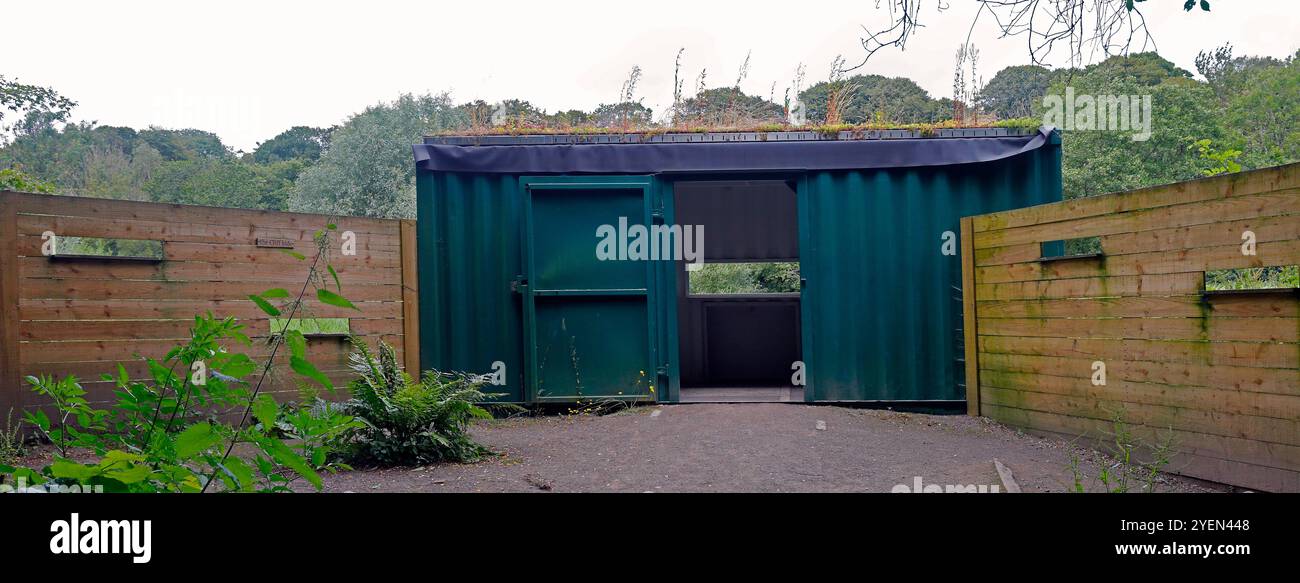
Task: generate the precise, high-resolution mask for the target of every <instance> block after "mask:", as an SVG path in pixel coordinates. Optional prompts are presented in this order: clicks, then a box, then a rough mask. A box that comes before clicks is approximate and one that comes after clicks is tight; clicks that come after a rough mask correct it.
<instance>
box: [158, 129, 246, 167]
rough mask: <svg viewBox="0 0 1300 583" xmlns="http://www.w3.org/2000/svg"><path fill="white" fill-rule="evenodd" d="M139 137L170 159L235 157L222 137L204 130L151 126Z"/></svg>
mask: <svg viewBox="0 0 1300 583" xmlns="http://www.w3.org/2000/svg"><path fill="white" fill-rule="evenodd" d="M137 137H138V139H140V140H143V141H144V142H145V143H146V144H149V145H150V146H153V148H154V149H155V150H157V151H158V153H159V154H162V157H163V159H165V160H168V161H177V160H195V159H198V158H231V157H233V154H231V153H230V149H228V148H226V145H225V144H223V143H221V138H219V137H217V135H216V134H214V133H212V132H205V131H203V130H196V129H183V130H171V129H164V128H159V127H153V126H150V127H149V129H147V130H140V131H139V132H138V133H137Z"/></svg>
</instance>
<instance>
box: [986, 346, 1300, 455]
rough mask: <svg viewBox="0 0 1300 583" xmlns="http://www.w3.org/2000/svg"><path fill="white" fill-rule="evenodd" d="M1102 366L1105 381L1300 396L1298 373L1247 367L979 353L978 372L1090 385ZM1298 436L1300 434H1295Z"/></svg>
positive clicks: (1291, 370)
mask: <svg viewBox="0 0 1300 583" xmlns="http://www.w3.org/2000/svg"><path fill="white" fill-rule="evenodd" d="M1098 360H1101V361H1102V362H1105V363H1106V378H1107V379H1108V380H1109V379H1112V378H1114V379H1119V380H1124V381H1132V382H1143V383H1159V384H1163V385H1172V386H1197V387H1210V388H1219V389H1234V390H1238V391H1251V392H1257V393H1274V394H1279V395H1293V396H1300V370H1296V369H1284V368H1262V367H1247V366H1226V365H1225V366H1200V365H1196V364H1188V363H1182V362H1148V361H1138V360H1120V359H1109V360H1107V359H1102V358H1095V357H1094V358H1068V357H1061V356H1026V355H1020V354H995V353H980V355H979V362H980V370H994V371H1003V372H1012V373H1015V372H1022V373H1033V374H1046V375H1055V376H1066V377H1075V378H1079V379H1082V380H1084V381H1087V382H1091V377H1092V372H1093V371H1092V365H1093V362H1095V361H1098ZM1297 435H1298V436H1300V433H1298V434H1297Z"/></svg>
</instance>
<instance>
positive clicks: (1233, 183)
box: [973, 164, 1300, 233]
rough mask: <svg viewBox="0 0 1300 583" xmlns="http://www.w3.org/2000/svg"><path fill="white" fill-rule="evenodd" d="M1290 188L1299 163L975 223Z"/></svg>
mask: <svg viewBox="0 0 1300 583" xmlns="http://www.w3.org/2000/svg"><path fill="white" fill-rule="evenodd" d="M1288 188H1300V165H1297V164H1290V165H1286V166H1278V167H1276V168H1264V169H1260V170H1254V171H1251V172H1242V173H1237V174H1227V175H1224V176H1214V177H1210V178H1202V179H1199V180H1190V181H1187V182H1179V183H1176V184H1162V185H1158V186H1151V187H1147V188H1142V189H1138V190H1133V191H1129V192H1122V193H1115V194H1108V195H1103V196H1094V197H1087V198H1076V199H1073V200H1068V201H1065V202H1059V203H1052V204H1045V205H1038V206H1033V207H1028V208H1023V209H1014V210H1009V211H1003V212H998V213H992V214H988V215H981V216H978V217H975V218H974V221H973V223H974V229H975V231H976V233H979V232H982V231H989V230H995V229H1009V228H1014V227H1022V226H1029V225H1041V224H1047V223H1054V222H1062V221H1068V220H1072V219H1078V218H1087V217H1095V216H1099V215H1108V214H1117V213H1125V212H1132V211H1136V210H1142V209H1150V208H1158V207H1162V206H1170V205H1177V204H1187V203H1194V202H1201V201H1207V200H1215V199H1220V198H1225V197H1232V196H1240V195H1250V194H1256V193H1260V192H1270V191H1274V190H1283V189H1288Z"/></svg>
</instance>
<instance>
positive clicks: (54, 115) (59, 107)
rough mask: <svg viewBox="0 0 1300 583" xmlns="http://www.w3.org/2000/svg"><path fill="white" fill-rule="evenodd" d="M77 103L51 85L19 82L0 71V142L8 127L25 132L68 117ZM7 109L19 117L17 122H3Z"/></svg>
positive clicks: (15, 131) (5, 139) (3, 140)
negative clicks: (9, 123)
mask: <svg viewBox="0 0 1300 583" xmlns="http://www.w3.org/2000/svg"><path fill="white" fill-rule="evenodd" d="M76 106H77V102H75V101H72V100H71V99H68V98H66V97H64V96H62V95H59V93H58V92H57V91H55V90H54V89H51V88H49V87H39V86H36V85H27V84H24V83H19V82H18V80H17V79H12V80H10V79H6V78H5V77H4V75H0V146H3V145H4V144H5V143H6V142H7V141H8V140H7V137H6V134H8V133H9V132H10V131H11V130H12V131H14V133H16V134H18V135H24V134H28V133H32V132H38V131H41V130H42V129H44V128H47V127H53V126H54V124H55V123H62V122H66V121H68V116H69V115H71V113H72V108H74V107H76ZM6 110H8V112H9V113H11V114H14V115H15V116H16V117H18V118H19V121H18V122H17V123H16V124H12V125H5V123H4V121H5V111H6Z"/></svg>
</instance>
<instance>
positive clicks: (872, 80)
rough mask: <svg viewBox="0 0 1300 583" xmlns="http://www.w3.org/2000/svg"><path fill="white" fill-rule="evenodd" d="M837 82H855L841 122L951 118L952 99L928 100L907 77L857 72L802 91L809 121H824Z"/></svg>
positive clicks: (901, 122) (928, 96)
mask: <svg viewBox="0 0 1300 583" xmlns="http://www.w3.org/2000/svg"><path fill="white" fill-rule="evenodd" d="M837 83H848V84H850V85H855V86H856V87H857V89H856V90H854V91H853V92H851V93H850V94H849V95H848V99H847V101H846V102H845V104H844V110H843V114H844V118H843V119H842V120H841V122H842V123H849V124H861V123H894V124H908V123H933V122H938V121H942V120H945V119H948V118H950V117H952V102H951V101H950V100H947V99H931V98H930V94H929V93H928V92H926V90H924V89H922V88H921V86H920V85H917V84H916V82H915V81H912V80H911V79H908V78H906V77H892V78H891V77H882V76H880V75H856V76H853V77H849V78H847V79H844V80H842V81H836V82H830V81H823V82H821V83H817V84H816V85H813V86H811V87H809V88H808V89H806V90H804V91H803V92H801V93H800V94H799V100H800V101H802V102H803V104H804V107H805V108H807V115H808V121H809V122H812V123H824V122H825V121H826V114H827V106H828V104H829V100H830V96H831V91H832V89H833V88H835V87H836V84H837Z"/></svg>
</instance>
